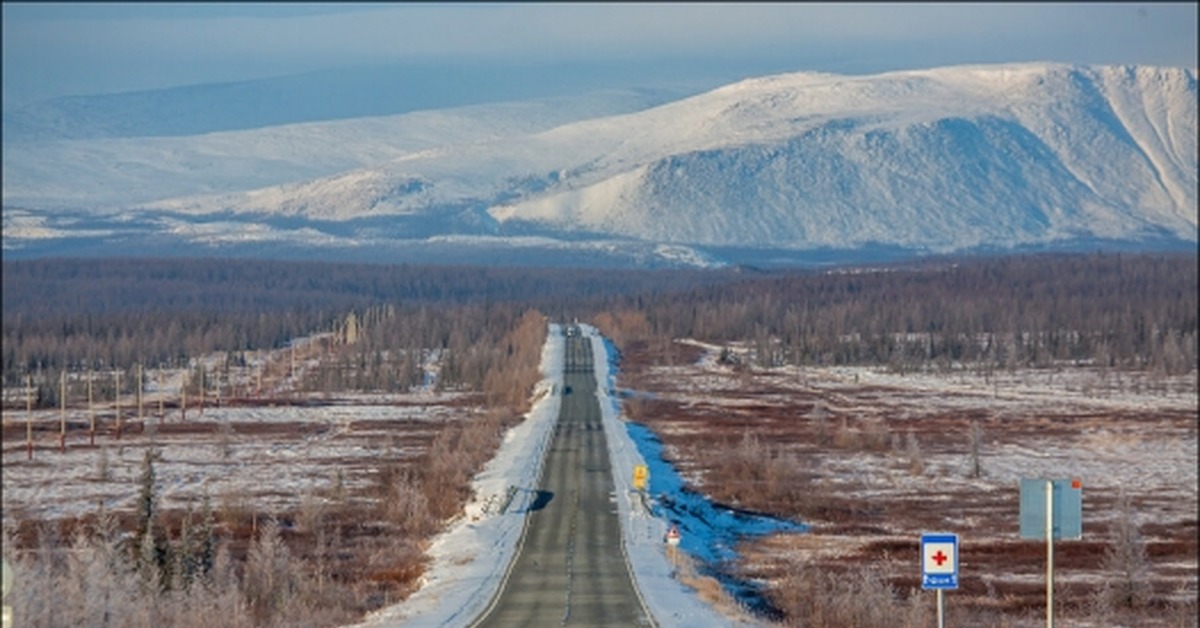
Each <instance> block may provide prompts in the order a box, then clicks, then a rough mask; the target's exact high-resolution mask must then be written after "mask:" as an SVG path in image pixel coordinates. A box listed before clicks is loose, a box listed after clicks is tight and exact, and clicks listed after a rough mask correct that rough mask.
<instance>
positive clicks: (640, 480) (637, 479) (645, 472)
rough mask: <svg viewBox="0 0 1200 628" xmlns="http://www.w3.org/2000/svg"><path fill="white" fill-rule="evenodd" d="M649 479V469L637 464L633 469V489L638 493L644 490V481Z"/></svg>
mask: <svg viewBox="0 0 1200 628" xmlns="http://www.w3.org/2000/svg"><path fill="white" fill-rule="evenodd" d="M649 478H650V469H649V467H647V466H646V465H644V464H639V465H637V466H636V467H634V468H633V488H636V489H637V490H639V491H644V490H646V480H648V479H649Z"/></svg>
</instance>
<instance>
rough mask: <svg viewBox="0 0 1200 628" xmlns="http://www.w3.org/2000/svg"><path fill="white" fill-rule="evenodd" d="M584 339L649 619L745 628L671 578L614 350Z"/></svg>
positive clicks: (594, 334)
mask: <svg viewBox="0 0 1200 628" xmlns="http://www.w3.org/2000/svg"><path fill="white" fill-rule="evenodd" d="M579 327H580V330H581V332H582V333H583V335H584V336H587V337H588V338H590V340H591V342H592V359H593V363H594V365H595V369H596V384H597V386H596V396H597V398H598V400H599V402H600V413H601V415H602V417H603V422H604V436H605V439H606V440H607V441H608V452H609V457H610V460H611V462H612V469H613V484H614V486H615V488H616V501H617V511H618V512H619V514H620V517H621V536H622V539H623V542H624V547H623V548H622V550H623V551H624V553H625V558H626V560H627V561H628V563H629V566H630V571H632V572H633V579H634V584H635V585H636V587H637V589H638V591H639V592H640V595H641V597H642V600H643V602H644V603H645V605H646V607H647V609H648V610H649V611H650V614H651V615H653V616H654V619H655V620H656V621H657V622H658V625H659V626H662V627H663V628H670V627H673V626H688V627H692V626H729V625H735V626H745V625H751V624H745V623H743V622H739V621H736V620H733V619H730V618H728V617H725V616H724V615H722V614H720V613H718V612H717V611H716V610H715V609H714V608H713V607H712V606H711V605H709V604H707V603H706V602H704V601H703V600H701V599H700V598H699V596H698V595H696V592H695V591H693V590H692V589H690V588H688V587H686V586H684V585H683V584H681V583H680V582H679V581H678V580H676V579H674V578H673V577H672V575H671V573H672V566H671V563H670V561H669V559H668V557H667V545H666V544H665V543H664V542H663V539H664V537H665V535H666V533H667V522H666V521H665V520H663V519H659V518H656V517H654V516H653V515H652V514H651V513H649V512H647V511H646V510H645V509H644V507H643V505H642V504H641V503H640V499H639V498H638V497H637V495H636V493H635V492H634V490H633V468H634V467H635V466H636V465H640V464H646V460H645V459H644V458H643V457H642V454H641V452H640V451H639V450H638V447H637V445H636V443H634V441H633V438H632V437H631V436H630V435H629V430H628V429H627V425H626V424H625V422H624V421H622V420H621V419H620V416H621V407H620V402H619V401H618V400H617V398H616V397H615V396H614V391H615V390H616V386H615V379H616V372H615V369H614V367H613V364H614V363H615V357H616V356H615V349H614V347H613V346H612V344H611V343H610V342H609V341H608V340H606V339H605V338H604V337H602V336H601V335H600V333H599V332H598V331H597V330H596V328H594V327H591V326H588V325H580V326H579Z"/></svg>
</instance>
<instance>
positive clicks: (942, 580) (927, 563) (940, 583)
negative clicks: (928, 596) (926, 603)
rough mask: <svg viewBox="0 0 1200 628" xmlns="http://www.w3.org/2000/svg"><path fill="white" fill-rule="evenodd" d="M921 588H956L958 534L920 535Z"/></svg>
mask: <svg viewBox="0 0 1200 628" xmlns="http://www.w3.org/2000/svg"><path fill="white" fill-rule="evenodd" d="M921 588H922V589H957V588H958V535H957V534H948V533H937V534H922V535H921Z"/></svg>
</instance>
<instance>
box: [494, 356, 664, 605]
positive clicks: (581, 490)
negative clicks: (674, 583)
mask: <svg viewBox="0 0 1200 628" xmlns="http://www.w3.org/2000/svg"><path fill="white" fill-rule="evenodd" d="M565 367H566V368H565V370H566V373H565V374H564V381H563V384H564V387H563V403H562V410H561V413H560V414H559V418H558V423H557V424H556V426H555V428H554V429H555V432H554V436H553V437H552V438H553V440H552V441H551V443H550V447H549V450H548V451H547V453H546V460H545V463H544V464H545V467H544V470H543V472H542V483H541V486H540V487H539V492H538V495H537V497H536V498H535V500H534V504H533V506H532V509H533V512H531V513H530V515H529V517H530V519H529V522H528V528H527V529H526V533H525V539H524V543H523V545H522V547H521V549H520V554H519V555H518V556H517V558H516V562H515V563H514V565H513V568H512V571H511V573H510V575H509V578H508V580H507V582H506V583H505V585H504V587H503V589H502V590H501V591H500V597H499V598H498V599H497V600H496V601H495V604H494V606H492V607H491V610H490V612H488V613H487V614H486V615H485V616H484V617H483V619H482V620H481V621H479V622H478V623H477V624H476V625H478V626H487V627H495V626H503V627H506V628H511V627H513V626H518V627H522V628H525V627H538V626H559V625H562V626H648V625H652V622H651V621H650V620H649V619H648V618H647V616H646V613H645V611H644V609H643V607H642V605H641V602H640V601H639V600H638V597H637V594H636V593H635V591H634V588H633V583H632V581H631V580H630V577H629V572H628V570H627V569H626V567H625V559H624V557H623V556H622V554H621V527H620V521H618V519H617V512H616V504H615V503H614V501H613V498H612V493H613V482H612V474H611V470H610V466H609V460H608V446H607V443H606V440H605V437H604V427H603V425H601V423H600V406H599V403H598V402H597V400H596V378H595V375H594V374H593V370H592V350H591V343H590V342H589V341H588V340H587V339H585V338H581V337H579V335H578V334H577V333H576V334H575V335H573V336H568V337H567V339H566V360H565Z"/></svg>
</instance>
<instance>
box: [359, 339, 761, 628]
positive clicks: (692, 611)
mask: <svg viewBox="0 0 1200 628" xmlns="http://www.w3.org/2000/svg"><path fill="white" fill-rule="evenodd" d="M579 327H580V330H581V332H582V334H583V335H584V336H586V337H588V338H589V340H590V341H591V343H592V356H593V361H594V364H595V374H596V384H597V385H596V396H597V398H598V400H599V402H600V412H601V415H602V419H603V424H604V434H605V438H606V439H607V441H608V450H609V456H610V458H611V462H612V469H613V483H614V485H615V489H616V490H615V497H616V503H617V510H618V513H619V515H620V519H621V534H622V537H623V546H622V548H621V549H622V552H623V553H624V554H625V557H626V561H627V562H628V564H629V566H630V570H631V572H632V573H633V576H634V584H635V585H636V587H637V589H638V591H639V594H640V596H641V597H642V600H643V603H644V605H645V606H646V608H647V610H648V611H649V612H650V613H651V615H652V616H653V617H654V619H655V621H656V622H657V624H658V625H659V626H661V627H662V628H672V627H676V626H680V627H683V626H687V627H694V626H746V625H749V624H745V623H740V622H737V621H735V620H732V619H730V618H728V617H725V616H724V615H722V614H721V613H719V612H717V611H716V610H714V609H713V607H712V606H710V605H709V604H707V603H706V602H704V601H703V600H701V599H700V598H699V596H698V595H697V594H696V592H695V591H693V590H692V589H690V588H688V587H686V586H684V585H683V584H681V583H680V582H679V581H678V580H676V579H675V578H673V577H672V571H673V568H672V566H671V563H670V561H669V559H668V557H667V546H666V545H665V543H664V542H663V539H664V536H665V534H666V532H667V522H666V521H664V520H663V519H659V518H656V517H655V516H653V514H651V513H650V512H648V511H646V510H645V509H644V508H643V507H642V504H641V502H640V499H639V498H638V497H637V495H636V494H635V493H634V492H633V485H632V483H633V474H632V470H633V468H634V467H635V466H636V465H639V464H646V460H645V459H644V458H643V456H642V454H641V453H640V452H639V450H638V447H637V445H636V443H635V442H634V441H633V439H632V437H631V436H630V434H629V430H628V429H627V424H626V423H625V422H624V421H622V420H621V419H620V415H621V411H620V402H619V401H618V400H617V399H616V397H615V396H614V393H613V391H614V390H615V387H614V382H615V378H616V372H615V370H614V366H613V365H614V363H615V361H614V360H615V349H614V348H613V347H612V345H611V344H610V343H609V342H608V341H607V340H606V339H605V338H604V337H602V336H601V335H600V333H599V332H598V331H597V330H596V329H595V328H594V327H591V326H588V325H580V326H579ZM563 349H564V338H563V335H562V329H561V327H560V326H559V325H551V326H550V329H549V336H548V338H547V340H546V345H545V346H544V347H543V349H542V362H541V371H542V381H541V382H540V383H539V384H538V385H537V388H536V391H535V398H536V401H535V402H534V404H533V407H532V409H531V410H530V411H529V414H528V415H527V416H526V419H525V421H523V422H522V423H521V424H519V425H517V426H515V427H513V428H512V429H511V430H509V432H508V433H507V434H505V439H504V443H503V444H502V445H501V447H500V450H499V451H498V452H497V454H496V457H495V458H493V459H492V460H491V462H489V463H488V465H487V466H486V467H485V469H484V471H483V472H482V473H480V474H479V476H478V477H477V478H476V479H475V482H474V488H475V495H476V497H475V500H474V501H472V502H471V503H470V504H468V505H467V506H466V514H465V516H464V517H463V518H462V519H460V520H458V521H457V522H455V523H454V524H453V525H452V526H451V527H450V529H449V530H447V531H446V532H444V533H442V534H441V535H439V536H438V537H437V538H435V539H434V541H433V543H432V545H431V547H430V549H429V552H428V553H429V555H430V556H431V557H432V559H433V562H432V564H431V566H430V568H429V570H428V572H427V573H426V575H425V576H424V578H423V581H422V585H421V588H420V589H419V590H418V591H417V592H416V593H414V594H413V595H412V596H411V597H409V599H407V600H405V601H404V602H402V603H400V604H397V605H395V606H390V607H387V608H384V609H381V610H379V611H376V612H375V613H372V614H371V615H369V616H368V617H367V618H366V619H365V620H364V621H363V622H362V623H360V624H356V626H357V627H358V628H382V627H384V626H405V627H408V626H465V625H467V624H469V623H470V622H471V621H472V620H473V619H475V618H476V616H478V615H479V614H480V613H482V612H483V611H484V609H485V608H486V606H487V604H488V602H489V601H491V598H492V596H493V595H494V594H495V593H496V591H497V590H498V589H499V587H500V586H501V584H502V583H503V581H504V579H505V578H506V576H507V570H508V566H509V564H510V563H511V562H512V558H513V556H514V553H515V551H516V548H517V545H518V543H519V541H520V538H521V534H522V531H523V529H524V526H525V521H526V516H525V515H526V514H527V513H528V510H527V509H528V507H529V505H530V502H531V500H532V498H533V497H534V495H535V494H536V488H537V485H538V483H539V480H540V475H541V463H542V460H543V456H544V453H545V449H546V446H547V445H548V444H549V438H550V436H551V435H552V433H553V430H552V428H553V426H554V423H555V421H556V420H557V418H558V411H559V406H560V405H561V400H562V397H561V395H560V394H559V391H561V390H562V378H563V355H564V351H563ZM509 487H515V488H516V492H515V494H514V496H513V497H512V501H511V503H510V504H508V507H507V509H505V510H504V512H503V513H501V508H502V506H503V504H504V502H505V501H506V499H507V497H508V495H509V494H510V488H509Z"/></svg>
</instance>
